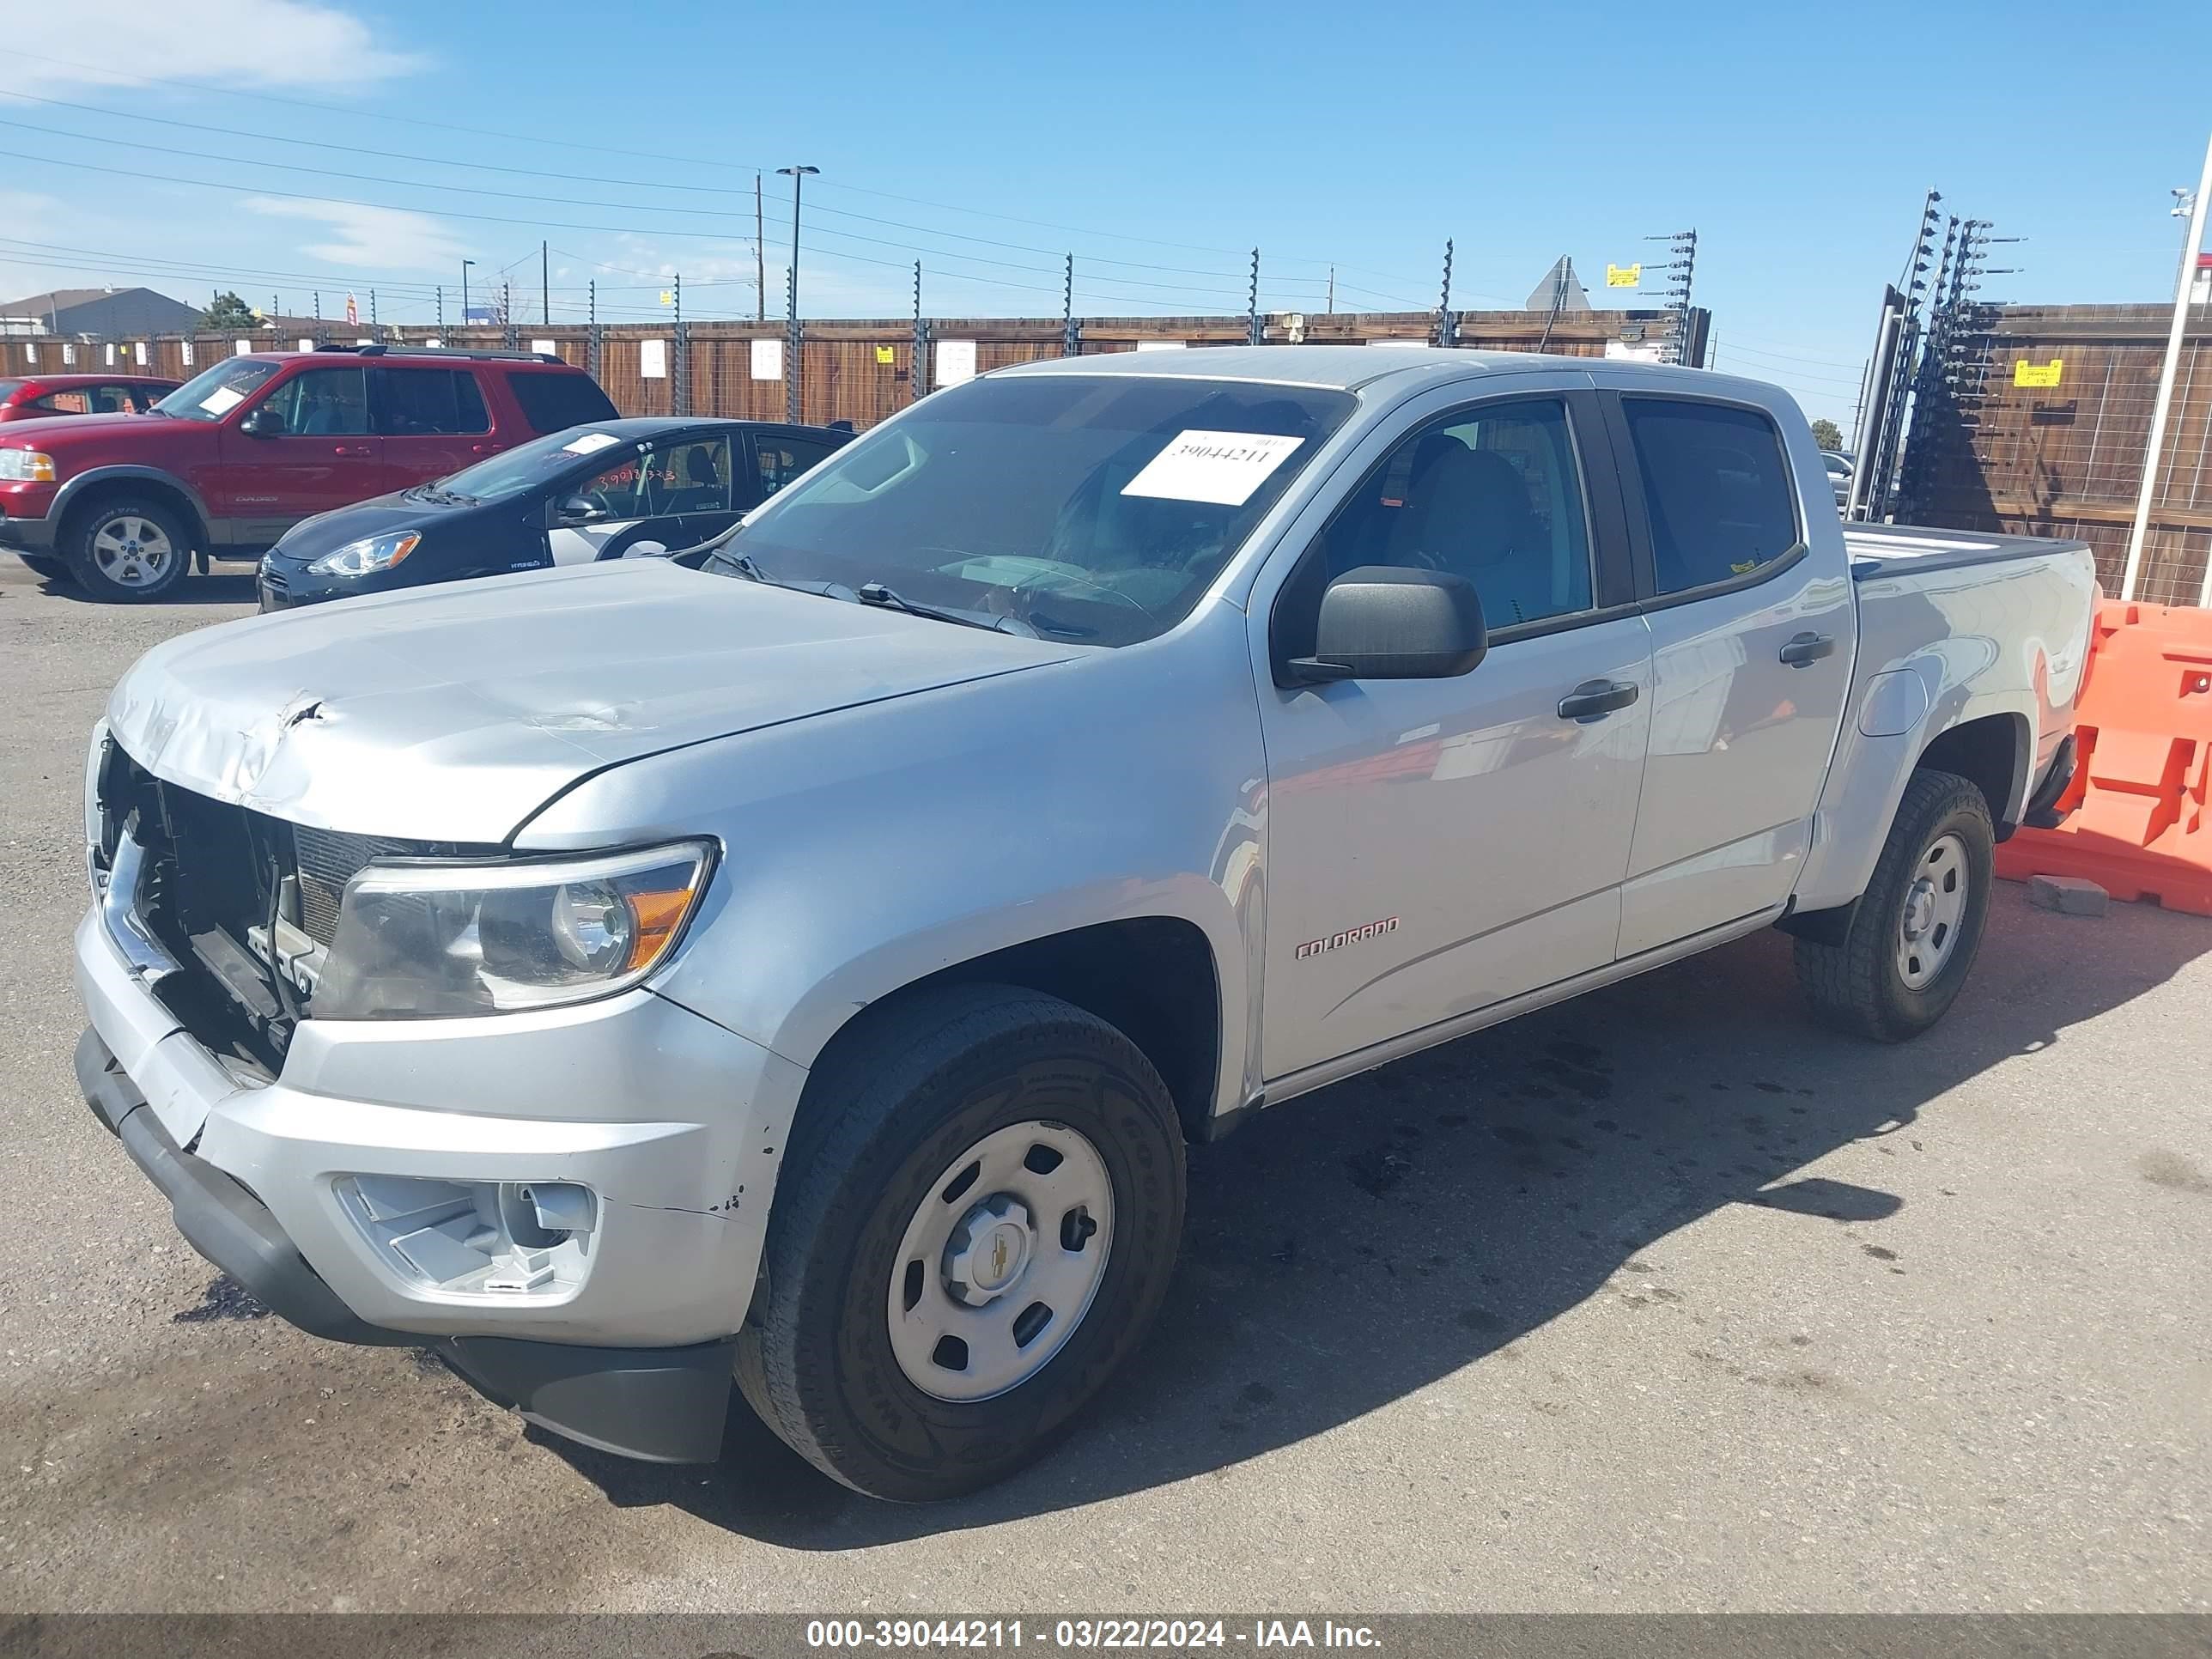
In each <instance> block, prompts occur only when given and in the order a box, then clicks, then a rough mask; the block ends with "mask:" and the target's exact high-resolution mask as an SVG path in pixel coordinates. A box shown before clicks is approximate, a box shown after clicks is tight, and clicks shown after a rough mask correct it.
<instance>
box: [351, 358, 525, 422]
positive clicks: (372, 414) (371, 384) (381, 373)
mask: <svg viewBox="0 0 2212 1659" xmlns="http://www.w3.org/2000/svg"><path fill="white" fill-rule="evenodd" d="M395 374H465V375H467V376H468V378H469V380H471V381H472V382H473V383H474V384H475V386H476V389H477V407H478V408H480V409H482V410H483V421H484V423H483V425H482V426H480V427H476V428H471V429H470V430H468V431H465V432H389V431H386V429H385V428H386V425H387V424H388V423H389V422H390V421H391V419H392V404H391V392H390V388H391V386H392V380H391V377H392V376H393V375H395ZM368 396H369V406H368V424H369V428H370V435H372V436H374V437H378V438H483V437H488V436H489V435H490V434H491V433H492V432H493V431H495V429H496V424H497V423H496V420H495V416H493V414H492V407H491V399H490V398H488V397H486V396H485V395H484V387H483V381H482V380H478V379H477V376H476V374H475V373H474V372H473V371H472V370H470V369H467V368H462V367H460V366H459V365H458V364H453V365H448V364H446V363H408V364H403V363H376V364H374V366H373V367H371V368H369V371H368ZM453 406H454V409H455V410H456V411H457V412H458V410H459V407H460V400H459V398H458V397H456V398H455V399H454V404H453Z"/></svg>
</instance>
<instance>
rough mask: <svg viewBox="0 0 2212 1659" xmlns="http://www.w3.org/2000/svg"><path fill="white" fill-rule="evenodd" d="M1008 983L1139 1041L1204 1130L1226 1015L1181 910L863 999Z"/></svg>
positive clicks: (1210, 962) (852, 1019) (1201, 946)
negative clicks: (1050, 998)
mask: <svg viewBox="0 0 2212 1659" xmlns="http://www.w3.org/2000/svg"><path fill="white" fill-rule="evenodd" d="M963 984H995V985H1011V986H1014V987H1018V988H1020V989H1023V990H1026V991H1036V992H1040V993H1042V994H1045V995H1047V996H1054V997H1058V998H1060V1000H1062V1001H1064V1002H1067V1003H1072V1004H1073V1006H1076V1007H1078V1008H1081V1009H1083V1010H1084V1011H1085V1012H1087V1013H1091V1014H1095V1015H1097V1017H1098V1018H1100V1019H1103V1020H1104V1021H1105V1022H1106V1023H1107V1024H1109V1025H1112V1026H1114V1027H1115V1029H1116V1030H1120V1031H1121V1034H1122V1035H1123V1036H1127V1038H1128V1039H1129V1040H1130V1041H1131V1042H1133V1043H1135V1044H1136V1045H1137V1047H1138V1048H1139V1049H1140V1050H1142V1051H1143V1053H1144V1055H1145V1057H1146V1059H1147V1060H1151V1061H1152V1066H1153V1069H1154V1070H1156V1071H1158V1073H1159V1074H1160V1079H1161V1081H1163V1082H1164V1083H1165V1084H1166V1085H1167V1087H1168V1093H1169V1095H1170V1097H1171V1098H1172V1099H1173V1100H1174V1102H1175V1107H1176V1116H1177V1118H1178V1119H1179V1120H1180V1121H1182V1128H1183V1134H1184V1136H1185V1138H1186V1139H1192V1140H1202V1139H1206V1137H1207V1134H1208V1126H1209V1124H1210V1123H1211V1121H1212V1119H1213V1116H1214V1114H1215V1111H1216V1108H1217V1104H1218V1096H1219V1092H1220V1075H1221V1069H1222V1049H1223V1039H1224V1035H1225V1033H1224V1025H1223V1020H1222V1008H1223V996H1222V985H1221V975H1220V972H1219V969H1218V965H1217V962H1216V958H1215V953H1214V949H1213V945H1212V941H1211V940H1209V939H1207V938H1206V933H1205V931H1204V930H1203V929H1202V928H1200V927H1199V926H1198V924H1197V923H1195V922H1193V921H1188V920H1186V919H1184V918H1182V917H1181V916H1172V915H1139V916H1127V917H1122V918H1120V919H1118V920H1115V921H1100V922H1093V923H1090V924H1088V925H1086V926H1083V927H1073V928H1069V929H1066V930H1065V931H1063V932H1060V933H1047V934H1043V935H1041V936H1039V937H1037V938H1035V939H1024V940H1022V941H1020V942H1019V943H1017V944H1012V945H1002V946H1000V948H998V949H996V950H993V951H985V952H983V953H982V954H981V955H978V956H974V957H968V958H966V959H964V960H962V961H959V962H956V963H949V964H947V965H946V966H945V967H942V968H939V969H936V970H935V971H933V972H931V973H928V974H925V975H922V976H921V977H920V978H918V979H915V980H912V981H908V982H907V983H906V984H903V985H901V986H899V987H897V988H896V989H895V990H893V991H891V992H890V993H888V994H886V995H884V996H883V997H880V998H877V999H875V1000H872V1001H871V1002H870V1003H869V1004H868V1005H867V1007H868V1008H869V1009H874V1008H878V1007H880V1006H883V1005H884V1004H885V1003H893V1002H896V1001H898V1000H903V999H905V998H908V997H910V996H913V995H915V994H919V993H921V992H923V991H926V990H928V989H930V988H932V987H938V986H945V985H963ZM861 1012H863V1011H862V1010H861V1009H860V1008H855V1009H854V1010H853V1012H852V1014H851V1015H850V1016H849V1017H848V1018H846V1019H845V1020H844V1021H843V1022H842V1024H840V1025H839V1026H838V1027H837V1029H836V1030H835V1031H833V1032H832V1033H831V1034H830V1035H829V1039H828V1041H827V1042H824V1043H823V1047H822V1048H821V1051H820V1053H819V1054H817V1056H816V1058H815V1060H814V1064H813V1068H812V1069H815V1070H819V1069H820V1068H821V1067H822V1066H823V1064H824V1063H825V1062H826V1061H827V1060H829V1057H830V1056H831V1054H833V1052H834V1051H835V1050H836V1048H838V1047H839V1045H840V1044H842V1043H843V1042H848V1041H854V1040H864V1038H865V1025H866V1022H863V1021H861V1020H860V1014H861Z"/></svg>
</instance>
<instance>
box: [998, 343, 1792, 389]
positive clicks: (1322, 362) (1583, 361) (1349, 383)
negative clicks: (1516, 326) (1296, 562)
mask: <svg viewBox="0 0 2212 1659" xmlns="http://www.w3.org/2000/svg"><path fill="white" fill-rule="evenodd" d="M1541 369H1573V370H1580V371H1585V372H1587V373H1589V374H1592V375H1593V376H1595V377H1597V378H1598V379H1599V380H1601V382H1604V383H1609V384H1613V385H1623V384H1627V383H1634V384H1637V385H1640V386H1651V387H1653V388H1655V389H1659V388H1666V387H1670V386H1671V387H1672V388H1674V389H1675V390H1679V391H1685V392H1687V391H1699V392H1705V393H1707V394H1708V395H1711V396H1717V397H1728V396H1737V397H1741V396H1743V395H1745V393H1746V392H1747V391H1749V390H1751V389H1752V388H1753V385H1754V383H1753V382H1750V381H1743V380H1736V379H1735V377H1734V376H1729V375H1717V374H1714V373H1713V372H1712V371H1711V370H1710V369H1699V368H1670V367H1667V366H1665V365H1662V364H1658V363H1638V362H1622V361H1620V360H1619V359H1614V358H1605V357H1566V356H1553V355H1549V354H1539V353H1536V352H1533V351H1471V350H1467V349H1462V348H1457V347H1455V348H1453V349H1449V350H1438V349H1432V348H1430V347H1425V346H1419V345H1401V346H1389V345H1371V346H1362V345H1261V346H1250V345H1243V346H1193V347H1190V348H1189V349H1187V350H1182V351H1115V352H1101V353H1098V354H1097V355H1095V356H1084V357H1048V358H1043V359H1041V360H1040V361H1038V362H1029V363H1018V364H1015V365H1012V366H1011V367H1008V368H1001V369H999V370H997V371H995V372H994V375H993V377H992V378H994V379H996V378H998V377H999V376H1001V375H1017V374H1020V375H1026V374H1145V375H1153V376H1157V377H1160V378H1168V379H1176V380H1252V381H1264V382H1267V383H1269V384H1272V385H1275V386H1316V387H1322V388H1326V389H1328V390H1332V391H1337V392H1358V391H1361V390H1362V389H1364V388H1365V387H1368V386H1374V385H1376V384H1377V383H1378V382H1381V381H1384V380H1388V381H1389V382H1390V384H1391V389H1392V390H1393V391H1409V390H1413V389H1416V388H1419V387H1420V386H1445V385H1449V384H1451V383H1453V382H1455V381H1461V380H1480V379H1484V378H1486V377H1488V376H1492V375H1498V374H1534V373H1535V372H1537V371H1538V370H1541ZM1757 389H1758V390H1759V391H1760V392H1766V393H1768V394H1769V395H1771V392H1772V388H1771V387H1767V386H1758V388H1757Z"/></svg>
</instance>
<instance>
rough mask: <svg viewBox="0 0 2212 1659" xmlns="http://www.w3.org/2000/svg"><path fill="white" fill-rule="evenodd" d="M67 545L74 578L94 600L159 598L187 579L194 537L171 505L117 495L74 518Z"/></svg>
mask: <svg viewBox="0 0 2212 1659" xmlns="http://www.w3.org/2000/svg"><path fill="white" fill-rule="evenodd" d="M62 541H63V544H64V548H65V550H66V551H67V554H68V556H69V567H70V574H72V575H74V576H75V577H76V580H77V585H78V586H81V587H82V588H83V589H84V590H85V592H88V593H90V594H91V595H93V596H94V598H95V599H122V600H126V601H137V602H143V601H145V600H149V599H161V598H162V597H163V596H165V595H166V594H167V593H168V592H171V591H172V590H173V589H174V588H175V587H176V586H177V585H178V584H179V582H181V581H183V580H184V579H185V573H186V571H187V570H188V569H189V568H191V535H190V534H189V533H188V532H186V530H185V526H184V525H183V524H182V523H180V522H179V520H178V518H177V515H176V513H174V512H173V511H172V510H171V509H170V508H169V507H167V506H165V505H163V504H161V503H160V502H157V501H142V500H139V499H137V497H134V496H128V495H118V496H114V497H112V498H111V499H109V500H107V501H99V502H95V503H94V505H93V506H91V507H86V508H84V509H82V511H80V512H78V513H74V514H72V515H71V517H70V521H69V527H68V528H67V530H66V531H64V533H63V537H62Z"/></svg>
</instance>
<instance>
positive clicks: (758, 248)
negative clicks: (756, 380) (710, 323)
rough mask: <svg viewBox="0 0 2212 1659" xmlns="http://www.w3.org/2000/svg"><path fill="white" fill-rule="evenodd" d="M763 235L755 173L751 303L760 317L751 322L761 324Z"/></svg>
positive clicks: (764, 293)
mask: <svg viewBox="0 0 2212 1659" xmlns="http://www.w3.org/2000/svg"><path fill="white" fill-rule="evenodd" d="M765 234H766V232H765V231H764V230H763V228H762V222H761V176H760V174H759V173H754V174H753V302H754V304H755V305H756V306H757V307H758V308H759V312H760V315H759V316H757V318H755V319H753V320H754V321H756V322H762V323H764V322H766V321H767V320H768V249H767V248H766V247H765V246H763V242H762V238H763V236H764V235H765Z"/></svg>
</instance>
